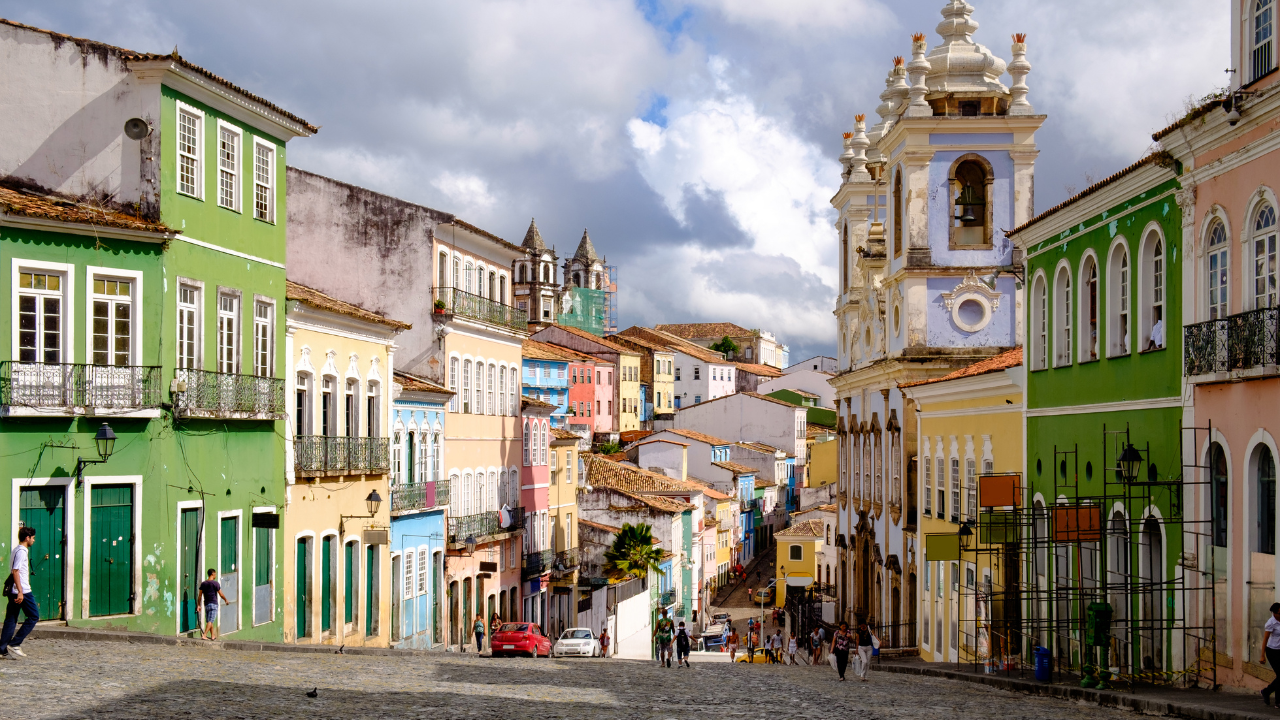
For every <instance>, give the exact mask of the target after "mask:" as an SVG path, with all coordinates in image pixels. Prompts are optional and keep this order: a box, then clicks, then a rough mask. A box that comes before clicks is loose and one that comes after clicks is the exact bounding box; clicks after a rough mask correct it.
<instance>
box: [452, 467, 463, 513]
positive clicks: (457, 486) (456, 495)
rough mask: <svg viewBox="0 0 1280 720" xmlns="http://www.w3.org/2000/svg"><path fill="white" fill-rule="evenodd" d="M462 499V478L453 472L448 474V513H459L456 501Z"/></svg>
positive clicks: (459, 509)
mask: <svg viewBox="0 0 1280 720" xmlns="http://www.w3.org/2000/svg"><path fill="white" fill-rule="evenodd" d="M461 499H462V479H461V478H459V477H458V475H457V474H456V473H455V474H453V475H450V476H449V514H450V515H454V516H457V515H461V514H462V513H461V507H460V506H459V504H458V502H459V501H460V500H461Z"/></svg>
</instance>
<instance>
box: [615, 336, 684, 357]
mask: <svg viewBox="0 0 1280 720" xmlns="http://www.w3.org/2000/svg"><path fill="white" fill-rule="evenodd" d="M609 339H611V340H615V341H617V342H627V343H635V344H636V345H639V346H640V347H642V348H645V349H647V350H652V351H654V352H664V353H669V352H671V348H669V347H667V346H666V345H664V344H662V343H659V342H654V341H653V340H649V339H648V338H642V337H637V336H635V335H622V334H618V335H610V336H609Z"/></svg>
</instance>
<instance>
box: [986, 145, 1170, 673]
mask: <svg viewBox="0 0 1280 720" xmlns="http://www.w3.org/2000/svg"><path fill="white" fill-rule="evenodd" d="M1179 188H1180V185H1179V183H1178V181H1177V178H1176V177H1175V175H1174V172H1173V171H1172V170H1170V169H1167V168H1165V167H1162V166H1161V165H1159V164H1158V163H1157V162H1155V161H1154V159H1148V160H1146V161H1143V162H1141V163H1139V164H1137V165H1135V166H1133V167H1131V168H1128V169H1126V170H1125V171H1122V172H1121V173H1119V174H1117V176H1113V178H1111V179H1109V180H1107V181H1103V183H1100V184H1099V185H1098V186H1095V187H1094V188H1090V189H1089V190H1086V191H1085V193H1082V194H1081V195H1079V196H1077V197H1076V198H1073V199H1072V200H1070V201H1068V203H1067V204H1065V206H1063V207H1061V208H1060V209H1058V210H1056V211H1052V212H1050V213H1047V214H1046V215H1044V216H1041V217H1039V218H1037V219H1035V220H1033V221H1032V222H1031V223H1028V224H1027V225H1026V226H1023V227H1022V228H1019V229H1018V230H1016V231H1015V232H1014V233H1012V234H1011V235H1010V237H1011V239H1013V241H1014V243H1015V244H1016V245H1017V247H1018V248H1019V249H1020V250H1021V251H1022V253H1023V257H1024V258H1025V260H1024V262H1025V271H1026V275H1025V277H1026V280H1025V284H1024V288H1025V289H1024V293H1025V295H1024V308H1025V315H1024V329H1025V338H1026V343H1025V346H1024V347H1025V356H1024V363H1025V365H1026V367H1027V371H1028V372H1027V382H1026V394H1025V407H1026V410H1025V412H1026V442H1027V448H1026V471H1025V477H1026V481H1025V482H1026V488H1027V492H1026V494H1025V496H1024V499H1023V503H1024V506H1023V508H1024V511H1025V515H1024V518H1023V521H1022V532H1023V538H1024V541H1023V545H1022V548H1023V562H1024V568H1023V570H1024V575H1023V579H1024V588H1026V590H1027V592H1026V593H1025V596H1024V598H1023V608H1022V612H1023V629H1024V631H1025V632H1026V633H1027V635H1028V636H1030V638H1032V640H1033V641H1034V642H1037V643H1040V644H1045V646H1046V647H1051V649H1052V650H1053V651H1054V654H1055V656H1056V657H1057V658H1058V662H1059V663H1060V666H1061V667H1062V668H1063V669H1066V668H1067V667H1075V668H1079V667H1080V666H1081V665H1082V664H1088V663H1105V664H1106V665H1105V666H1107V667H1120V668H1121V669H1122V671H1123V672H1125V673H1126V674H1127V673H1132V672H1135V670H1136V669H1142V668H1145V669H1147V670H1148V671H1157V672H1158V671H1165V670H1168V669H1170V668H1173V667H1175V666H1177V665H1179V664H1180V663H1181V662H1182V658H1181V657H1179V652H1180V648H1178V647H1176V646H1177V643H1176V634H1175V633H1174V632H1173V627H1174V626H1175V625H1176V624H1179V621H1180V620H1181V618H1180V617H1179V616H1178V615H1177V613H1178V612H1179V609H1178V607H1175V606H1176V605H1178V604H1179V603H1180V601H1181V595H1180V587H1181V586H1180V581H1179V580H1178V578H1180V577H1181V572H1180V570H1181V569H1180V568H1179V566H1178V562H1177V561H1178V559H1179V558H1180V557H1181V554H1182V548H1183V540H1182V524H1181V519H1182V515H1181V513H1182V506H1181V504H1180V503H1179V502H1178V501H1177V498H1178V497H1179V490H1180V488H1179V485H1180V481H1181V473H1182V468H1181V459H1180V457H1181V456H1180V449H1179V448H1180V445H1179V441H1180V432H1181V431H1180V427H1181V419H1182V409H1181V386H1182V385H1181V382H1182V348H1181V343H1182V332H1181V327H1182V313H1181V308H1182V297H1181V277H1182V269H1181V264H1182V262H1183V258H1182V257H1181V254H1180V252H1179V250H1180V248H1179V240H1180V238H1181V237H1182V211H1181V209H1180V208H1179V206H1178V204H1177V201H1176V199H1175V191H1176V190H1178V189H1179ZM1129 446H1132V447H1133V450H1134V452H1136V453H1137V455H1136V456H1134V455H1132V454H1130V455H1127V456H1125V458H1124V459H1128V460H1133V459H1135V457H1136V458H1137V459H1138V462H1137V464H1136V465H1134V464H1130V465H1125V464H1124V463H1122V462H1121V456H1122V455H1123V454H1124V453H1125V450H1126V449H1127V448H1129ZM1130 473H1131V474H1132V475H1133V477H1130ZM1080 523H1084V527H1086V528H1092V530H1091V531H1089V532H1083V533H1078V532H1077V533H1074V534H1073V532H1072V528H1073V527H1074V526H1077V525H1079V524H1080ZM1095 602H1099V603H1102V602H1105V603H1108V604H1109V605H1111V611H1112V613H1113V617H1114V618H1115V621H1114V624H1113V626H1112V631H1111V638H1110V639H1109V641H1107V642H1104V643H1102V645H1103V646H1105V648H1104V647H1097V646H1091V645H1090V644H1089V642H1088V641H1089V633H1088V632H1086V626H1087V624H1088V623H1087V616H1088V612H1089V611H1088V607H1089V605H1090V604H1091V603H1095ZM1104 650H1105V655H1104V654H1103V652H1104Z"/></svg>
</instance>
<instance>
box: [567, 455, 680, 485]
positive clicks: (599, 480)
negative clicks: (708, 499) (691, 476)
mask: <svg viewBox="0 0 1280 720" xmlns="http://www.w3.org/2000/svg"><path fill="white" fill-rule="evenodd" d="M586 461H587V463H586V464H587V481H588V482H589V483H590V484H591V485H592V486H594V487H606V488H611V489H614V490H622V491H625V492H632V493H688V492H702V491H703V488H702V486H700V485H698V484H697V483H690V482H687V481H683V480H676V479H675V478H669V477H667V476H666V475H660V474H658V473H655V472H652V471H649V470H643V469H641V468H638V467H634V466H631V465H624V464H623V463H620V462H616V461H613V460H610V459H607V458H605V457H604V456H601V455H588V456H586Z"/></svg>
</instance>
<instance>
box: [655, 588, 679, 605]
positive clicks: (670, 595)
mask: <svg viewBox="0 0 1280 720" xmlns="http://www.w3.org/2000/svg"><path fill="white" fill-rule="evenodd" d="M675 604H676V590H675V588H671V589H670V590H663V591H662V592H661V593H659V595H658V607H660V608H663V607H667V606H669V605H675Z"/></svg>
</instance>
